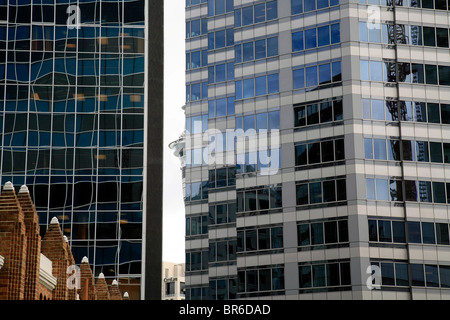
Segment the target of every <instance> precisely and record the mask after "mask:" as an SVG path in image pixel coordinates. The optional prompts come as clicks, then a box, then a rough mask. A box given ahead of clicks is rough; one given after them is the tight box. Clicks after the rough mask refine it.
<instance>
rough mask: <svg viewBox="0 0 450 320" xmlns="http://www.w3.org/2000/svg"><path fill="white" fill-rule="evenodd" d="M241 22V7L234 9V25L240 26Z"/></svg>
mask: <svg viewBox="0 0 450 320" xmlns="http://www.w3.org/2000/svg"><path fill="white" fill-rule="evenodd" d="M241 24H242V10H241V9H237V10H235V11H234V26H235V27H236V28H237V27H240V26H241Z"/></svg>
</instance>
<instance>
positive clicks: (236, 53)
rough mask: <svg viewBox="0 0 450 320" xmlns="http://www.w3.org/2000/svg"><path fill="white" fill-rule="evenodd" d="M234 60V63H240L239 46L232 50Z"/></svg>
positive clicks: (240, 50) (240, 51) (240, 48)
mask: <svg viewBox="0 0 450 320" xmlns="http://www.w3.org/2000/svg"><path fill="white" fill-rule="evenodd" d="M234 59H235V61H236V63H239V62H242V47H241V45H240V44H239V45H237V46H235V48H234Z"/></svg>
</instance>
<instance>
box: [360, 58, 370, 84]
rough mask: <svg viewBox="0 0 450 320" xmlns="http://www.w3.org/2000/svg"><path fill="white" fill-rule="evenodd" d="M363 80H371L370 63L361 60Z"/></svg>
mask: <svg viewBox="0 0 450 320" xmlns="http://www.w3.org/2000/svg"><path fill="white" fill-rule="evenodd" d="M361 80H370V78H369V61H367V60H361Z"/></svg>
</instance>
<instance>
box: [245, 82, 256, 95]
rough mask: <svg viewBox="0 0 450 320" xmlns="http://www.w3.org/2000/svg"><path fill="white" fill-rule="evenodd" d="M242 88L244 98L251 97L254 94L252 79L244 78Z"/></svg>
mask: <svg viewBox="0 0 450 320" xmlns="http://www.w3.org/2000/svg"><path fill="white" fill-rule="evenodd" d="M243 90H244V99H245V98H251V97H253V96H254V95H255V81H254V79H246V80H244V85H243Z"/></svg>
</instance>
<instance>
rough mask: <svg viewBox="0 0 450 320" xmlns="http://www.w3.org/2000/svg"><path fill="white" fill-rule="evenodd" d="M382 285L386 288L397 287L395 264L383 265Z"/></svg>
mask: <svg viewBox="0 0 450 320" xmlns="http://www.w3.org/2000/svg"><path fill="white" fill-rule="evenodd" d="M381 283H382V284H383V285H385V286H393V285H395V281H394V264H393V263H386V262H382V263H381Z"/></svg>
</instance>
